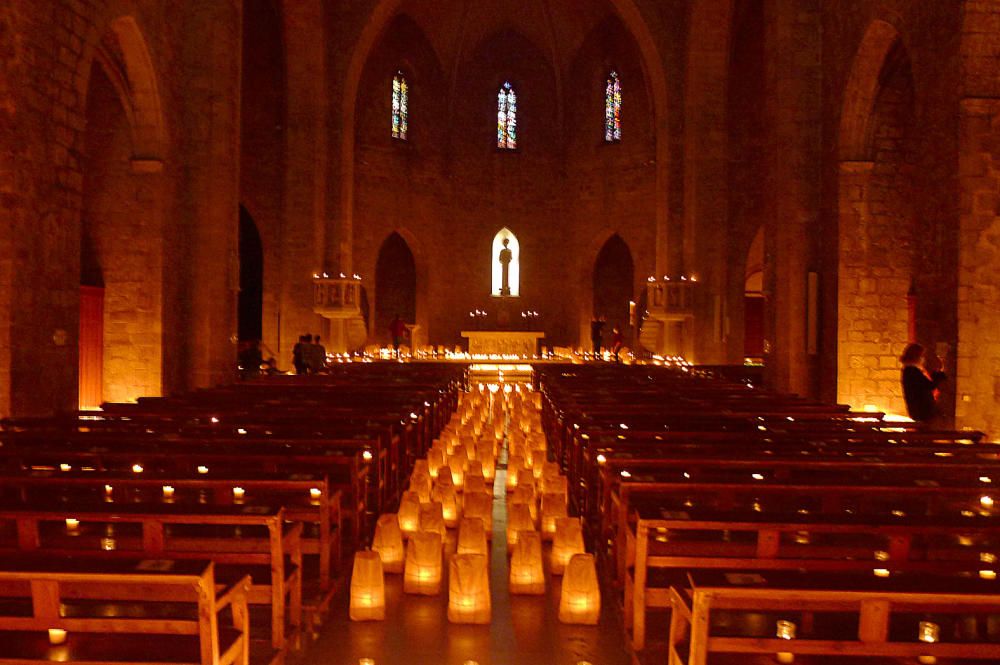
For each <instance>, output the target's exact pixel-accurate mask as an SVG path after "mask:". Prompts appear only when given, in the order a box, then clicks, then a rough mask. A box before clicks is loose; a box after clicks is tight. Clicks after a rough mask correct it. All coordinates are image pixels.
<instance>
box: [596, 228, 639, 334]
mask: <svg viewBox="0 0 1000 665" xmlns="http://www.w3.org/2000/svg"><path fill="white" fill-rule="evenodd" d="M634 282H635V265H634V263H633V261H632V252H631V250H629V247H628V245H627V244H626V243H625V241H624V240H623V239H622V237H621V236H620V235H618V234H617V233H616V234H614V235H612V236H611V237H610V238H608V240H607V241H606V242H605V243H604V246H603V247H601V251H600V252H598V254H597V258H596V259H595V261H594V276H593V290H594V317H598V318H599V317H603V318H605V319H606V320H607V325H606V332H610V331H611V330H612V329H613V328H618V329H619V330H622V331H624V330H625V328H626V327H627V326H628V325H629V323H630V320H629V319H630V317H629V303H630V302H631V301H632V298H633V295H634V291H633V285H634Z"/></svg>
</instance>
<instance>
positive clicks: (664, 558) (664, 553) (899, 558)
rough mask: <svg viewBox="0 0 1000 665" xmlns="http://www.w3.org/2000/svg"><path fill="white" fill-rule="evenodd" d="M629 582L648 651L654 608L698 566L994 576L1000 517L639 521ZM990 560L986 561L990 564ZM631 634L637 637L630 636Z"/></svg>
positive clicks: (641, 642)
mask: <svg viewBox="0 0 1000 665" xmlns="http://www.w3.org/2000/svg"><path fill="white" fill-rule="evenodd" d="M629 537H630V539H634V541H633V543H632V544H631V545H630V546H629V549H630V550H632V551H634V552H635V556H634V566H633V569H632V572H631V573H626V578H625V595H624V610H625V627H626V635H628V636H630V638H631V644H632V647H633V648H634V649H637V650H641V649H644V648H645V646H646V623H647V622H646V616H647V611H648V610H650V609H656V608H660V609H667V608H669V607H670V606H671V597H670V594H669V591H670V583H671V582H672V580H675V579H677V574H680V573H683V571H685V570H689V569H694V568H718V569H723V570H737V569H761V570H809V571H833V570H848V571H850V570H853V571H865V572H868V573H871V572H872V571H874V570H875V569H886V570H888V569H889V568H890V567H891V568H900V567H903V568H906V569H907V570H910V571H914V570H924V571H929V572H935V571H938V570H940V569H942V568H943V567H946V568H953V567H960V568H967V567H970V566H977V565H978V567H979V568H980V569H983V570H986V571H989V572H992V573H993V574H995V573H996V570H997V553H998V552H1000V516H983V515H975V516H973V517H966V518H962V517H958V518H956V517H953V516H940V517H938V518H937V519H933V518H932V519H909V520H907V519H894V520H893V521H886V520H877V519H870V518H869V519H856V518H854V517H852V516H848V515H843V516H830V517H829V518H827V519H819V518H817V517H816V516H803V515H798V514H795V513H771V514H755V513H742V512H741V513H735V514H733V513H729V514H726V513H717V512H713V511H692V513H691V514H688V513H677V514H674V515H672V516H671V517H670V518H662V517H661V518H655V519H649V518H640V519H639V520H638V522H637V523H636V525H635V531H634V532H630V533H629ZM984 559H985V560H984ZM629 629H631V634H630V635H629Z"/></svg>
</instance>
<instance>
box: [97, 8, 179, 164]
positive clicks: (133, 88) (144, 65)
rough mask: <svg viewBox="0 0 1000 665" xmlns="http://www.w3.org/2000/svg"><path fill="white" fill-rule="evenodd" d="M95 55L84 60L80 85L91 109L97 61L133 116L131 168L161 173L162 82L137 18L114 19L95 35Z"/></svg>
mask: <svg viewBox="0 0 1000 665" xmlns="http://www.w3.org/2000/svg"><path fill="white" fill-rule="evenodd" d="M91 46H92V53H93V58H92V59H91V58H87V57H84V58H81V60H80V64H79V67H80V69H79V70H78V74H77V84H78V91H79V95H80V99H81V100H83V101H82V108H86V99H87V92H88V90H89V86H90V72H91V64H92V62H93V61H96V62H97V63H98V64H100V66H101V68H102V69H103V70H104V73H105V74H106V75H107V77H108V79H109V80H110V81H111V83H112V85H113V86H114V87H115V90H116V91H117V93H118V96H119V98H120V100H121V105H122V108H123V109H124V111H125V115H126V117H127V118H128V122H129V128H130V132H131V138H132V155H131V159H132V167H133V169H134V170H136V171H138V172H158V171H160V170H161V169H162V165H163V160H164V158H165V152H166V140H167V139H166V123H165V120H164V114H163V105H162V101H161V98H160V89H159V88H160V86H159V82H158V77H157V74H156V68H155V67H154V65H153V59H152V57H151V55H150V51H149V46H148V44H147V42H146V38H145V36H144V35H143V32H142V29H141V28H140V26H139V23H138V22H137V21H136V19H135V17H133V16H130V15H122V16H118V17H116V18H114V19H112V20H111V21H110V22H109V23H108V24H107V28H106V29H105V30H104V31H103V32H102V33H96V32H95V33H93V38H92V45H91Z"/></svg>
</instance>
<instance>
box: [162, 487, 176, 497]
mask: <svg viewBox="0 0 1000 665" xmlns="http://www.w3.org/2000/svg"><path fill="white" fill-rule="evenodd" d="M163 498H164V499H172V498H174V488H173V487H171V486H170V485H164V486H163Z"/></svg>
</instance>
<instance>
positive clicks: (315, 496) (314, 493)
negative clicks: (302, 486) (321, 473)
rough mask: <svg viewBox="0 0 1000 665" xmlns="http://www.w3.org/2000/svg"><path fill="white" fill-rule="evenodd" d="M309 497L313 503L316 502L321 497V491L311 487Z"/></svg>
mask: <svg viewBox="0 0 1000 665" xmlns="http://www.w3.org/2000/svg"><path fill="white" fill-rule="evenodd" d="M309 496H310V497H311V498H312V499H313V501H318V500H319V498H320V497H321V496H323V490H321V489H319V488H318V487H313V488H312V489H311V490H309Z"/></svg>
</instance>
